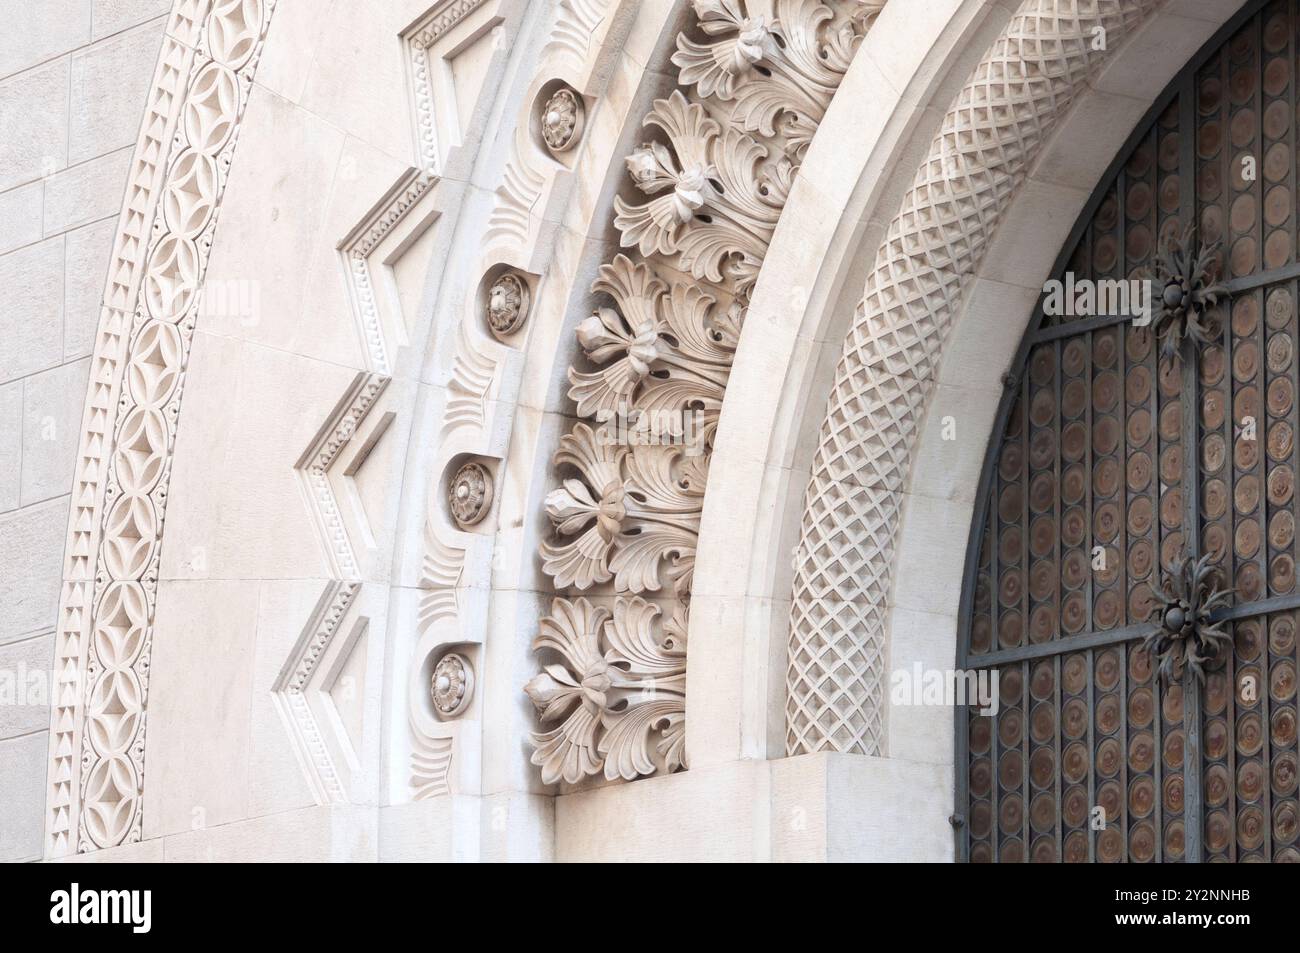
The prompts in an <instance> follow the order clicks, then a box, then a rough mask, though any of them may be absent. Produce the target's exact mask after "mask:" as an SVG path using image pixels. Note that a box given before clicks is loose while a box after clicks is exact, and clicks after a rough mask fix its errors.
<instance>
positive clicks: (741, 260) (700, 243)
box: [614, 90, 791, 291]
mask: <svg viewBox="0 0 1300 953" xmlns="http://www.w3.org/2000/svg"><path fill="white" fill-rule="evenodd" d="M645 124H646V125H647V126H657V127H658V128H659V129H661V130H663V132H664V134H665V135H666V136H667V137H668V139H669V141H670V142H671V144H672V148H671V149H669V148H668V147H667V146H665V145H664V144H663V143H661V142H647V143H644V144H642V145H641V146H639V147H637V148H636V149H635V150H634V151H633V152H632V154H631V155H630V156H628V158H627V167H628V171H629V172H630V173H631V175H632V180H633V182H635V183H636V186H637V188H638V189H640V190H641V191H642V192H644V193H645V194H646V195H648V196H651V198H650V200H649V201H648V202H646V203H645V204H642V205H633V204H631V203H629V202H625V201H624V200H623V199H621V198H618V199H615V200H614V210H615V213H616V214H615V219H614V224H615V225H616V226H617V227H618V230H619V232H620V233H621V236H622V237H621V242H622V245H623V247H624V248H633V247H635V248H636V249H637V250H638V251H639V252H640V253H641V254H642V255H643V256H650V255H656V254H657V255H679V256H680V259H681V264H682V266H683V268H684V269H685V270H687V271H688V272H689V273H690V274H691V275H692V276H694V277H695V278H700V279H705V280H708V281H712V282H721V281H723V280H724V269H725V276H726V277H727V278H729V279H731V280H734V281H735V282H736V283H737V286H738V290H742V291H743V290H746V289H748V288H749V287H750V286H752V285H753V283H754V281H755V280H756V279H757V277H758V269H759V267H760V266H761V265H762V263H763V255H764V254H765V253H766V252H767V246H768V243H769V242H770V241H771V240H772V232H773V230H774V229H775V228H776V222H777V219H778V218H779V217H780V215H781V207H782V206H783V205H784V204H785V199H786V194H787V187H788V184H789V182H790V179H791V175H790V173H789V167H790V165H791V161H790V159H789V158H788V157H785V158H782V159H780V160H778V161H777V163H776V167H777V168H778V169H779V170H781V171H780V173H779V174H778V175H776V176H765V175H762V174H761V173H760V169H759V166H760V163H761V162H762V161H763V160H764V159H766V158H767V156H768V148H767V147H766V146H764V145H762V144H760V143H759V142H758V141H757V140H756V139H754V138H753V137H752V136H749V135H747V134H745V133H741V132H737V131H736V130H734V129H729V130H725V131H724V130H723V128H722V126H721V125H720V124H719V123H718V122H717V120H715V119H713V118H711V117H710V116H709V114H708V113H707V112H706V111H705V110H704V107H702V106H700V105H699V104H697V103H691V102H688V101H687V99H686V97H685V96H683V95H682V93H681V91H680V90H675V91H674V92H673V93H672V95H670V96H669V97H668V98H667V99H660V100H658V101H656V102H655V105H654V109H653V110H651V112H650V115H649V117H647V119H646V122H645Z"/></svg>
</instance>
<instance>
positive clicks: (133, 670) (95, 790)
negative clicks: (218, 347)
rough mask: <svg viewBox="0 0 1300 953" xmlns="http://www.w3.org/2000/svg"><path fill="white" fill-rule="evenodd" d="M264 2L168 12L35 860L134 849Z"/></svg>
mask: <svg viewBox="0 0 1300 953" xmlns="http://www.w3.org/2000/svg"><path fill="white" fill-rule="evenodd" d="M274 9H275V0H177V3H176V4H175V6H174V7H173V9H172V13H171V16H170V20H169V24H168V29H167V31H166V34H165V36H164V39H163V48H162V52H161V54H160V57H159V63H158V68H157V70H156V72H155V76H154V84H153V86H152V88H151V90H150V93H149V98H148V105H147V107H146V110H145V119H144V123H143V130H142V133H141V136H140V139H139V141H138V143H137V145H136V152H135V156H134V158H133V160H132V163H131V166H130V171H129V173H128V181H127V194H126V198H125V201H124V206H123V210H122V214H121V217H120V218H119V222H118V232H117V236H116V238H115V240H114V253H113V258H112V260H111V263H110V271H109V279H108V284H107V288H106V290H105V293H104V308H103V311H102V313H101V317H100V325H99V330H98V332H97V334H96V338H95V350H94V355H93V357H92V359H91V379H90V385H89V388H88V393H87V400H86V410H85V417H84V420H83V430H82V435H81V439H80V442H79V450H78V455H77V462H76V471H75V476H74V484H73V505H72V510H71V513H70V516H69V530H68V546H67V557H66V558H67V563H66V566H65V575H64V581H63V590H62V593H61V596H60V605H59V617H58V618H59V623H58V624H59V628H58V633H57V636H56V647H55V653H56V655H55V657H56V666H57V668H58V674H57V679H58V686H57V691H56V698H55V704H54V706H53V710H52V712H51V732H50V769H49V784H50V790H49V796H48V799H47V803H48V805H49V816H48V822H47V823H48V826H47V831H46V833H47V851H48V853H49V854H50V855H51V856H57V855H62V854H65V853H67V852H68V851H69V850H71V849H72V848H73V846H74V843H75V847H76V849H77V850H79V851H89V850H93V849H96V848H102V847H112V846H116V845H118V844H122V843H127V842H131V841H135V840H139V838H140V831H141V824H142V794H143V789H144V750H145V744H144V739H145V726H146V708H147V703H148V690H149V660H150V655H151V649H152V641H153V621H154V606H155V599H156V595H157V587H158V565H159V559H160V551H161V542H162V533H163V521H164V517H165V515H166V504H167V491H168V485H169V482H170V476H171V455H172V450H173V448H174V446H175V439H176V427H177V423H178V419H179V414H180V406H181V395H182V392H183V386H184V377H185V368H186V364H187V361H188V358H189V350H190V343H191V341H192V339H193V336H194V328H195V322H196V319H197V314H198V310H199V298H200V292H201V289H202V284H203V275H204V270H205V268H206V265H207V259H208V253H209V251H210V250H211V247H212V240H213V235H214V233H215V230H216V222H217V213H218V210H219V207H220V203H221V198H222V195H223V194H224V192H225V187H226V182H227V181H228V177H229V172H230V165H231V161H232V158H233V155H234V149H235V144H236V141H237V139H238V135H239V124H240V119H241V118H242V115H243V110H244V107H245V105H246V104H247V102H248V94H249V91H250V89H251V86H252V80H253V74H254V72H255V70H256V68H257V64H258V60H259V57H260V54H261V49H262V44H263V42H264V40H265V37H266V31H267V28H268V27H269V25H270V20H271V15H272V13H273V12H274Z"/></svg>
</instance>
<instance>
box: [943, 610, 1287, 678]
mask: <svg viewBox="0 0 1300 953" xmlns="http://www.w3.org/2000/svg"><path fill="white" fill-rule="evenodd" d="M1289 609H1300V593H1294V594H1292V595H1289V596H1272V597H1271V598H1268V599H1256V600H1255V601H1254V602H1243V603H1242V604H1241V605H1236V606H1223V607H1221V608H1218V609H1215V610H1214V611H1213V612H1211V613H1210V621H1211V622H1232V621H1236V620H1239V619H1249V618H1253V617H1254V616H1261V615H1268V614H1269V613H1271V612H1286V611H1287V610H1289ZM1154 628H1155V623H1152V622H1141V623H1138V624H1137V625H1129V626H1125V627H1124V628H1122V629H1110V630H1108V631H1101V632H1088V633H1086V634H1084V635H1071V636H1068V637H1066V638H1064V639H1054V640H1052V641H1051V642H1038V643H1036V644H1034V645H1018V646H1016V647H1015V648H1011V649H1001V650H999V651H997V652H989V653H987V654H985V655H971V656H970V657H969V658H968V659H967V665H968V667H970V668H988V667H991V666H995V665H1006V664H1009V663H1011V662H1023V661H1026V660H1029V659H1039V658H1048V657H1050V656H1053V655H1065V654H1066V653H1069V652H1082V651H1083V650H1085V649H1098V648H1105V647H1106V646H1108V645H1117V644H1119V643H1120V642H1131V641H1132V640H1133V639H1140V638H1142V637H1144V636H1146V635H1148V634H1150V633H1151V631H1152V630H1153V629H1154Z"/></svg>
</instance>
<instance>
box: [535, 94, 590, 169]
mask: <svg viewBox="0 0 1300 953" xmlns="http://www.w3.org/2000/svg"><path fill="white" fill-rule="evenodd" d="M540 119H541V127H542V141H543V142H545V143H546V148H548V149H550V150H551V152H552V153H553V154H558V153H561V152H568V151H569V150H570V149H572V148H573V147H574V146H576V145H577V144H578V141H579V140H580V139H581V138H582V129H583V126H584V125H585V124H586V121H587V111H586V107H584V106H583V104H582V100H581V99H579V98H578V94H577V93H575V92H574V91H573V90H571V89H569V88H567V87H562V88H560V89H558V90H556V91H555V93H554V94H553V95H552V96H551V98H550V99H548V100H547V101H546V103H545V104H544V105H543V106H542V114H541V117H540Z"/></svg>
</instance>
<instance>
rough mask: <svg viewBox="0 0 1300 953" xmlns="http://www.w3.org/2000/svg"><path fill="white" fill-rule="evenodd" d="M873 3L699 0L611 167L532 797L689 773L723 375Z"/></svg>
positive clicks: (564, 485)
mask: <svg viewBox="0 0 1300 953" xmlns="http://www.w3.org/2000/svg"><path fill="white" fill-rule="evenodd" d="M883 6H884V3H883V0H869V2H862V0H833V2H822V0H771V2H766V3H760V2H754V0H695V2H694V3H693V8H694V12H695V15H696V23H695V25H694V29H693V30H691V31H690V35H687V34H682V35H680V36H679V37H678V41H677V51H676V53H675V54H674V55H673V57H672V61H673V63H674V64H675V65H676V66H677V67H678V68H679V70H680V73H679V81H680V88H679V89H677V90H674V91H673V92H672V93H671V94H670V95H669V96H668V97H667V98H665V99H661V100H658V101H657V102H655V103H654V106H653V108H652V109H651V111H650V114H649V115H648V116H647V117H646V119H645V123H644V125H645V126H646V127H647V129H648V130H649V135H648V137H647V139H646V141H645V142H644V143H642V144H640V145H638V146H637V147H636V148H634V149H633V150H632V153H631V154H630V155H629V156H628V157H627V160H626V165H627V170H628V174H629V175H630V177H631V179H632V182H633V184H634V185H635V187H636V189H637V190H639V192H640V193H641V194H642V199H641V200H640V201H637V202H628V201H625V200H624V199H622V198H618V199H616V200H615V225H616V226H617V228H618V230H619V233H620V242H621V245H622V246H623V248H624V249H626V250H627V254H620V255H617V256H616V257H615V258H614V259H613V260H612V261H610V262H609V263H608V264H606V265H604V266H603V267H602V268H601V269H600V273H599V277H598V278H597V280H596V282H595V284H594V285H593V287H592V291H593V293H594V294H595V295H596V302H595V307H594V309H593V312H592V315H591V316H590V317H589V318H587V319H586V320H585V321H583V322H582V323H581V324H579V326H578V329H577V337H578V343H579V345H580V347H581V350H582V355H581V357H580V359H579V361H578V362H577V363H576V364H575V366H574V367H572V368H571V369H570V371H569V384H570V386H569V391H568V394H569V397H570V399H571V400H573V401H574V403H575V404H576V406H577V415H578V417H580V418H581V421H580V422H578V423H576V424H575V425H574V426H573V428H572V429H571V430H570V432H569V433H568V434H567V435H565V436H564V437H563V438H562V440H561V441H560V447H559V449H558V451H557V452H556V454H555V458H554V460H555V466H556V468H557V471H558V474H557V477H558V486H557V487H556V488H555V489H554V490H553V491H552V492H551V493H550V494H549V495H548V496H547V497H546V501H545V509H546V514H547V516H548V517H549V519H550V522H551V524H552V527H553V534H552V536H551V538H550V539H548V540H547V541H546V542H545V543H544V544H543V546H542V553H541V554H542V564H543V568H544V570H545V572H546V573H547V574H548V575H549V576H550V577H551V579H552V580H553V582H554V585H555V588H556V590H557V592H560V593H564V592H566V591H569V590H575V589H576V590H580V591H582V592H584V593H589V594H590V598H566V597H564V596H563V595H561V597H560V598H557V599H555V601H554V603H553V605H552V609H551V613H550V615H549V616H547V617H546V618H545V619H544V620H543V622H542V631H541V633H540V634H539V635H538V636H537V638H536V640H535V641H534V643H533V644H534V648H535V649H536V650H537V651H538V652H539V653H541V655H542V656H543V660H544V663H545V665H544V670H543V672H542V673H541V674H539V675H537V676H536V677H535V678H533V679H532V680H531V681H530V682H529V683H528V685H527V689H526V690H527V692H528V695H529V697H530V698H531V699H532V701H533V703H534V704H535V705H536V707H537V708H538V710H539V712H540V713H541V719H542V725H543V730H542V731H539V732H536V733H534V735H533V737H532V741H533V745H534V747H535V751H534V753H533V758H532V760H533V763H534V764H536V765H538V766H539V767H540V768H541V770H542V778H543V780H544V781H545V782H546V783H548V784H549V783H554V782H558V781H563V782H565V783H568V784H579V783H581V782H583V781H585V780H586V779H588V778H591V777H594V776H603V777H604V778H606V779H607V780H619V779H622V780H632V779H634V778H637V777H641V776H645V775H650V774H656V773H663V772H671V771H676V770H678V769H680V768H683V767H685V766H686V751H685V717H686V695H685V687H686V633H687V624H688V618H689V606H690V593H691V581H692V573H693V570H694V566H695V550H696V541H697V537H698V534H699V527H700V516H701V512H702V510H703V504H704V491H705V484H706V482H707V479H708V467H709V458H710V455H711V451H712V446H713V435H714V431H715V430H716V428H717V423H718V415H719V413H720V411H721V407H722V400H723V397H724V395H725V392H726V386H727V380H728V376H729V374H730V370H731V363H732V358H733V356H734V354H735V350H736V346H737V344H738V342H739V338H740V330H741V327H742V325H743V323H744V315H745V308H746V306H747V304H748V300H749V295H750V293H751V291H752V289H753V286H754V283H755V281H756V280H757V277H758V272H759V269H760V267H761V266H762V262H763V257H764V255H765V254H766V252H767V248H768V244H769V242H770V241H771V238H772V234H773V231H774V230H775V228H776V224H777V221H778V219H779V218H780V215H781V210H782V208H783V206H784V205H785V201H786V198H787V196H788V194H789V191H790V187H791V185H792V183H793V179H794V174H795V170H796V169H797V167H798V165H799V162H800V161H801V159H802V157H803V155H804V153H805V152H806V150H807V148H808V144H809V142H810V141H811V139H812V136H813V133H814V132H815V131H816V128H817V124H818V123H819V122H820V120H821V118H822V116H823V115H824V114H825V112H826V108H827V107H828V106H829V105H830V101H831V98H832V97H833V96H834V94H835V90H836V89H837V88H838V86H839V84H840V80H841V79H842V77H843V75H844V72H845V71H846V70H847V69H848V66H849V63H850V61H851V59H852V57H853V54H854V52H855V50H856V48H857V46H858V43H859V42H860V40H861V38H862V36H863V34H864V32H865V30H866V28H867V26H868V24H869V23H870V22H871V19H872V18H873V17H874V15H875V14H876V13H878V12H879V11H880V9H881V8H882V7H883ZM773 14H774V15H773ZM548 109H549V106H548ZM546 118H549V116H548V117H546ZM558 118H559V117H558V115H557V119H558ZM545 125H546V124H545V123H544V127H545ZM561 125H562V124H561ZM547 142H548V144H550V139H549V138H548V139H547ZM615 421H618V422H619V423H620V424H621V423H622V422H626V421H635V422H636V432H637V439H635V440H631V439H628V438H627V436H626V432H625V428H623V427H622V426H616V425H615V424H614V422H615ZM688 436H693V437H695V439H688Z"/></svg>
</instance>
